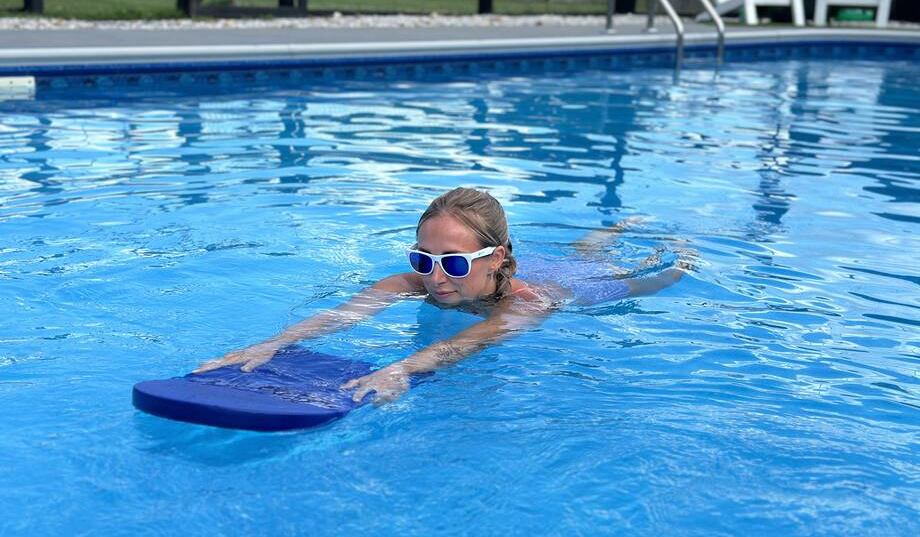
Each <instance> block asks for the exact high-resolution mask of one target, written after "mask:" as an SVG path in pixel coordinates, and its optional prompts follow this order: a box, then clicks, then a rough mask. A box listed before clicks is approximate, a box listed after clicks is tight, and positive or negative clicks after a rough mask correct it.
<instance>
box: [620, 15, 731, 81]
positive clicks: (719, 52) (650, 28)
mask: <svg viewBox="0 0 920 537" xmlns="http://www.w3.org/2000/svg"><path fill="white" fill-rule="evenodd" d="M659 2H661V7H663V8H664V11H665V13H667V15H668V18H669V19H671V24H673V25H674V31H675V32H677V63H676V65H675V67H676V68H677V69H680V66H681V64H682V63H683V61H684V23H683V22H681V20H680V17H678V16H677V11H675V10H674V7H673V6H671V2H670V1H669V0H648V19H647V20H646V24H645V31H646V32H654V31H655V13H656V12H657V11H658V3H659ZM612 3H614V0H611V1H610V2H608V12H609V11H610V10H609V5H610V4H612ZM700 3H701V4H703V9H705V10H706V13H708V14H709V16H710V17H712V20H713V22H714V23H715V25H716V33H718V35H719V37H718V44H717V45H716V62H717V63H718V64H719V65H722V60H723V58H724V57H725V23H724V22H722V17H721V16H719V13H718V12H717V11H716V10H715V8H714V7H712V3H710V1H709V0H700Z"/></svg>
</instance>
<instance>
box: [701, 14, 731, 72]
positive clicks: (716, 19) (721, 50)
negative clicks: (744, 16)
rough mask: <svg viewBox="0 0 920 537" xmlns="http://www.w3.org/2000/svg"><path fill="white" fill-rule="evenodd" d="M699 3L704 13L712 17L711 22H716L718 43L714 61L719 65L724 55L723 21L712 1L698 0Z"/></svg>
mask: <svg viewBox="0 0 920 537" xmlns="http://www.w3.org/2000/svg"><path fill="white" fill-rule="evenodd" d="M700 3H702V4H703V9H705V10H706V13H708V14H709V16H710V17H711V18H712V22H714V23H715V24H716V32H717V33H718V34H719V44H718V45H717V47H716V61H717V62H718V64H719V65H722V59H723V58H724V57H725V23H724V22H722V16H721V15H719V12H718V11H716V8H714V7H712V3H710V2H709V0H700Z"/></svg>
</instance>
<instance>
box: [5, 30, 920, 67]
mask: <svg viewBox="0 0 920 537" xmlns="http://www.w3.org/2000/svg"><path fill="white" fill-rule="evenodd" d="M675 38H676V36H675V34H673V33H670V32H662V33H654V34H641V35H616V34H611V35H599V36H587V37H585V36H579V37H552V38H508V39H481V40H459V39H458V40H432V41H389V42H363V43H354V42H352V43H314V44H297V43H278V44H257V45H183V46H169V45H164V46H138V47H74V48H68V49H61V48H43V47H38V48H20V49H3V50H0V69H10V68H15V69H17V70H19V69H28V68H29V67H35V68H42V70H45V69H49V68H54V67H62V68H63V67H76V66H86V67H92V66H96V67H100V66H108V67H110V68H112V67H116V66H123V67H125V68H128V69H129V70H130V66H131V65H132V64H137V63H143V64H147V65H149V64H156V63H170V62H182V63H187V64H189V65H190V66H191V65H194V64H196V63H201V64H207V65H208V66H209V67H214V65H215V64H219V63H222V62H226V63H228V64H236V63H240V62H252V63H253V64H254V65H253V67H256V66H257V64H258V62H259V61H272V60H274V61H277V60H303V61H309V60H336V59H339V60H355V59H360V58H365V59H376V60H385V59H387V58H394V57H395V58H399V59H402V60H405V59H408V58H411V57H424V58H428V59H432V58H439V57H441V58H444V59H449V58H451V57H452V56H457V55H461V56H468V55H470V54H477V53H480V54H489V55H495V54H515V53H522V52H524V53H527V52H529V53H538V52H546V53H559V52H566V51H590V50H608V51H610V50H622V51H629V50H633V49H646V50H648V49H650V48H651V49H656V50H661V51H667V50H669V49H672V48H673V47H674V43H675ZM684 41H685V45H686V46H687V47H691V48H692V47H711V46H715V43H716V34H715V32H714V31H711V32H692V33H687V34H686V35H685V38H684ZM821 41H841V42H848V41H853V42H859V41H871V42H874V43H883V44H887V43H891V44H918V45H920V32H916V31H910V30H877V29H863V28H859V29H843V28H822V29H817V28H807V29H801V28H783V29H763V30H749V31H743V32H728V33H727V34H726V46H729V47H731V46H738V45H746V46H751V45H768V44H786V45H788V44H791V43H797V42H801V43H806V44H807V43H811V42H821Z"/></svg>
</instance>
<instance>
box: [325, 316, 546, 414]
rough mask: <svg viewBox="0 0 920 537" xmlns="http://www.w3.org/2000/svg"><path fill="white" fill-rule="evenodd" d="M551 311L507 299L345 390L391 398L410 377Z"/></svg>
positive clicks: (357, 396)
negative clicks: (470, 323)
mask: <svg viewBox="0 0 920 537" xmlns="http://www.w3.org/2000/svg"><path fill="white" fill-rule="evenodd" d="M549 312H550V307H549V305H548V304H546V303H545V302H543V301H539V299H537V300H533V301H531V300H527V299H522V298H511V299H505V300H504V301H503V302H502V303H500V304H498V305H497V306H495V309H494V310H493V311H492V313H491V314H490V315H489V317H488V318H487V319H485V320H484V321H481V322H479V323H476V324H474V325H473V326H471V327H469V328H467V329H466V330H463V331H462V332H460V333H458V334H456V335H455V336H453V337H450V338H448V339H445V340H443V341H439V342H437V343H435V344H433V345H430V346H428V347H425V348H424V349H422V350H420V351H418V352H416V353H415V354H413V355H411V356H409V357H408V358H406V359H404V360H400V361H399V362H395V363H393V364H390V365H388V366H387V367H384V368H383V369H378V370H377V371H375V372H373V373H371V374H370V375H367V376H364V377H361V378H357V379H354V380H351V381H349V382H347V383H345V384H344V385H342V388H343V389H346V390H348V389H353V388H354V389H355V393H354V394H353V395H352V399H353V400H354V401H356V402H357V401H361V400H362V399H363V398H364V396H365V395H367V394H368V393H369V392H372V391H373V392H376V397H375V398H374V402H375V403H384V402H387V401H392V400H394V399H396V398H397V397H399V396H400V395H401V394H402V393H403V392H404V391H406V390H407V389H408V388H409V376H410V375H413V374H416V373H426V372H429V371H434V370H435V369H438V368H441V367H444V366H447V365H450V364H454V363H456V362H459V361H460V360H462V359H464V358H466V357H467V356H469V355H470V354H474V353H476V352H478V351H480V350H482V349H484V348H486V347H488V346H490V345H494V344H495V343H498V342H499V341H501V340H503V339H505V338H508V337H510V336H511V335H513V334H515V333H517V332H520V331H522V330H525V329H527V328H531V327H534V326H537V325H539V324H540V323H541V322H542V321H543V319H545V318H546V316H547V315H548V314H549Z"/></svg>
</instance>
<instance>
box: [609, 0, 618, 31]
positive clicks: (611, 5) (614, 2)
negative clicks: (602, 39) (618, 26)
mask: <svg viewBox="0 0 920 537" xmlns="http://www.w3.org/2000/svg"><path fill="white" fill-rule="evenodd" d="M616 10H617V0H607V33H612V32H613V12H614V11H616Z"/></svg>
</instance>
